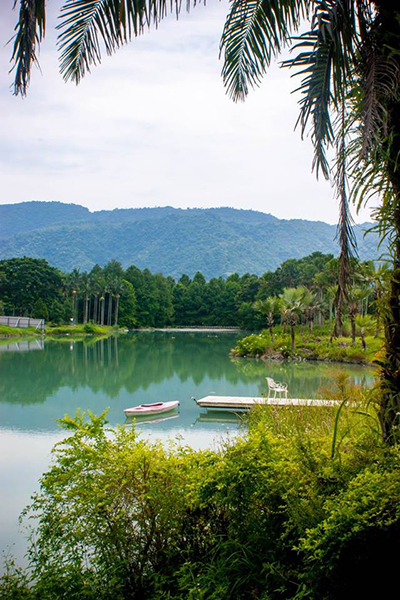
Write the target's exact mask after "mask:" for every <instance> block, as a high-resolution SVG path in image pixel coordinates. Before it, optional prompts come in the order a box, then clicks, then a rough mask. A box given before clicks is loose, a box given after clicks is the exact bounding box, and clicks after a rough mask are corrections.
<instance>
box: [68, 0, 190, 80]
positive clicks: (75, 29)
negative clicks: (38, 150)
mask: <svg viewBox="0 0 400 600" xmlns="http://www.w3.org/2000/svg"><path fill="white" fill-rule="evenodd" d="M196 3H197V0H187V2H186V10H189V9H190V7H191V6H195V5H196ZM181 8H182V1H181V0H67V1H66V2H65V5H64V6H63V7H62V9H61V17H60V18H61V19H62V22H61V23H60V24H59V25H58V27H57V29H59V30H60V31H61V33H60V35H59V41H58V47H59V50H60V51H61V56H60V71H61V73H62V75H63V77H64V79H65V80H66V81H67V80H69V79H72V80H73V81H74V82H75V83H79V81H80V80H81V79H82V77H84V75H85V74H86V73H87V72H90V67H91V66H92V65H96V64H98V63H99V62H100V60H101V43H103V45H104V48H105V51H106V53H107V54H112V53H114V52H115V51H116V50H117V49H118V48H120V46H122V44H124V43H126V42H128V41H129V40H130V39H132V37H135V36H138V35H140V34H142V33H143V32H144V30H145V29H146V28H149V27H150V26H151V25H152V24H153V25H155V26H156V27H157V26H158V24H159V23H160V21H161V20H162V19H163V18H164V17H165V16H166V15H167V13H168V11H170V12H175V14H176V16H177V17H178V15H179V13H180V11H181Z"/></svg>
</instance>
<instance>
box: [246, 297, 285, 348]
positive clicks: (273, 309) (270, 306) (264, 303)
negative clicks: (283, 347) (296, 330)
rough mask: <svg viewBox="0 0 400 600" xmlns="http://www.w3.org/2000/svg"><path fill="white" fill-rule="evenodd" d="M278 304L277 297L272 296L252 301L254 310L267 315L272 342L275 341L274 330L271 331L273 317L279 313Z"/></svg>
mask: <svg viewBox="0 0 400 600" xmlns="http://www.w3.org/2000/svg"><path fill="white" fill-rule="evenodd" d="M279 305H280V303H279V299H278V298H274V297H273V296H270V297H269V298H266V299H265V300H256V302H254V304H253V306H254V308H255V309H256V310H258V311H259V312H260V313H261V314H263V315H265V316H266V317H267V320H268V329H269V335H270V337H271V342H272V343H273V344H274V343H275V338H274V331H273V327H274V317H275V315H277V314H278V313H279Z"/></svg>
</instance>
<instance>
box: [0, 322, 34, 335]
mask: <svg viewBox="0 0 400 600" xmlns="http://www.w3.org/2000/svg"><path fill="white" fill-rule="evenodd" d="M38 335H42V332H41V331H40V330H39V329H35V328H34V327H25V328H23V327H8V326H7V325H0V337H15V338H20V337H32V336H38Z"/></svg>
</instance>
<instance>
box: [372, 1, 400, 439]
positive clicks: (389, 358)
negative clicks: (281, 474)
mask: <svg viewBox="0 0 400 600" xmlns="http://www.w3.org/2000/svg"><path fill="white" fill-rule="evenodd" d="M375 5H376V7H377V9H378V11H379V15H380V25H379V31H378V36H379V37H378V40H379V45H380V47H379V50H380V54H381V57H382V58H388V55H389V56H390V57H391V59H394V60H396V62H397V66H398V68H400V57H399V55H398V53H397V54H396V53H394V52H393V50H392V48H395V47H396V48H398V46H399V43H400V22H399V19H398V16H399V9H398V6H397V3H393V2H389V0H375ZM385 108H386V110H387V134H386V135H385V138H384V140H383V142H382V149H383V153H384V155H385V156H384V161H385V167H386V171H387V175H388V177H389V180H390V183H391V185H392V197H391V198H390V199H388V201H385V207H383V209H382V213H381V222H382V224H385V225H387V226H388V228H389V230H390V234H391V242H392V243H391V248H390V249H391V254H392V260H393V272H392V274H391V281H390V286H389V291H388V293H387V295H386V294H385V305H386V306H385V308H386V310H385V311H384V313H383V324H384V331H385V351H386V352H385V358H384V360H383V365H382V369H381V397H380V407H379V420H380V423H381V427H382V433H383V437H384V439H385V441H386V442H387V443H388V444H390V445H391V444H395V443H398V442H399V441H400V303H399V298H400V164H399V157H400V102H399V99H398V95H396V96H395V97H393V99H392V100H390V101H386V103H385Z"/></svg>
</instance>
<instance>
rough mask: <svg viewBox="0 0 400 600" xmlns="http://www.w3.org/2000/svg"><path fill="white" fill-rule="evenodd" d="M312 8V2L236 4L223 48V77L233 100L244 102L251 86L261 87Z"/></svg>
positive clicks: (246, 0)
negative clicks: (273, 64)
mask: <svg viewBox="0 0 400 600" xmlns="http://www.w3.org/2000/svg"><path fill="white" fill-rule="evenodd" d="M309 4H310V2H309V0H280V1H279V0H233V2H232V6H231V10H230V12H229V15H228V17H227V20H226V23H225V27H224V31H223V34H222V39H221V45H220V52H221V54H223V55H224V66H223V70H222V76H223V80H224V84H225V86H226V88H227V93H228V94H229V95H230V96H231V97H232V98H233V100H235V101H237V100H244V99H245V98H246V96H247V94H248V91H249V86H251V87H255V86H257V85H258V84H259V83H260V80H261V78H262V76H263V75H264V74H265V71H266V69H267V67H268V66H269V64H270V63H271V59H272V57H274V56H276V55H277V54H279V52H280V51H281V49H282V47H283V46H284V45H285V44H286V43H287V42H288V41H289V39H290V35H291V32H292V31H294V30H297V27H298V26H299V24H300V21H301V19H302V17H304V16H305V14H306V12H307V10H308V7H309Z"/></svg>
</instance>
